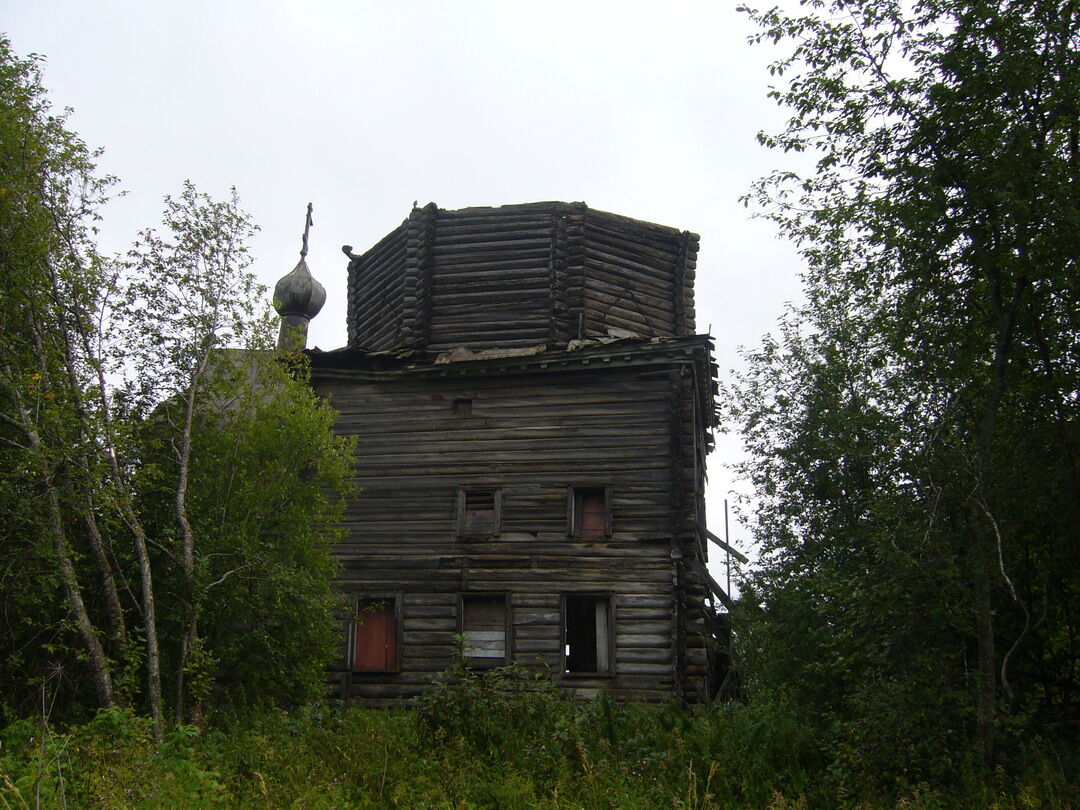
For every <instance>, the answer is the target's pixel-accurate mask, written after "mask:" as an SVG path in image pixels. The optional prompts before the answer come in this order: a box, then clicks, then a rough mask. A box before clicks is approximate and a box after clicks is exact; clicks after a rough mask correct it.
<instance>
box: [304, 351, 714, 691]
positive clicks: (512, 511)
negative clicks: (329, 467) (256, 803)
mask: <svg viewBox="0 0 1080 810" xmlns="http://www.w3.org/2000/svg"><path fill="white" fill-rule="evenodd" d="M625 356H626V357H627V358H630V357H632V356H633V351H632V350H630V351H628V353H627V354H626V355H625ZM316 359H317V356H316ZM454 365H455V364H449V366H447V367H441V369H440V368H439V367H427V368H426V369H424V370H421V371H420V372H418V373H408V372H406V373H401V372H397V373H388V374H386V375H385V376H380V375H376V374H367V375H357V376H354V377H353V378H348V375H337V376H334V375H332V374H326V373H324V372H323V371H322V370H321V369H320V367H319V365H318V363H316V365H315V368H314V372H313V375H314V380H315V384H316V388H317V390H318V391H319V393H320V394H321V395H324V396H328V397H330V399H331V402H332V404H333V405H334V407H335V408H337V409H338V411H339V412H340V414H341V416H340V418H339V421H338V426H337V429H338V430H339V431H341V432H343V433H347V434H354V435H356V436H357V437H358V441H359V445H358V450H357V452H358V468H357V469H358V475H359V477H358V479H357V484H358V485H359V486H360V487H361V488H362V495H361V497H360V498H359V499H357V500H356V501H354V502H353V503H351V504H350V505H349V508H348V511H347V514H346V516H345V523H346V528H347V530H348V535H347V538H346V539H345V541H344V542H343V543H342V544H341V545H340V546H339V547H338V548H337V554H338V557H339V559H340V561H341V564H342V586H343V588H344V589H345V591H346V593H347V594H348V595H349V596H350V597H351V598H352V599H353V600H354V601H355V600H357V599H360V598H370V597H385V598H389V599H394V600H396V601H397V603H398V604H399V608H400V617H401V623H402V626H401V631H402V632H401V636H400V641H401V648H400V653H401V655H400V659H399V660H400V671H399V672H396V673H363V672H351V671H350V668H349V667H347V666H346V665H345V656H344V654H343V656H342V665H341V666H339V667H337V668H336V669H335V670H334V671H333V673H332V678H333V681H334V684H335V689H336V690H337V691H338V693H339V694H340V695H341V696H342V697H343V698H346V699H348V700H353V701H359V702H366V703H386V702H395V701H401V700H404V699H406V698H408V697H410V696H412V695H414V694H416V693H417V691H419V690H420V689H421V688H422V687H423V686H424V684H425V683H426V682H427V681H428V679H429V678H430V676H431V675H432V673H434V672H437V671H439V670H442V669H445V668H446V667H447V666H449V665H450V663H451V661H452V656H453V650H454V636H455V634H457V633H459V632H460V618H459V615H458V613H459V607H460V602H459V599H460V594H462V593H466V594H469V593H490V594H509V605H510V622H509V625H510V639H509V645H510V649H511V651H512V655H513V658H514V659H515V660H517V661H519V662H521V663H522V664H524V665H526V666H536V667H550V668H551V670H552V672H554V673H556V676H557V677H558V679H559V681H560V683H561V685H562V686H563V687H564V688H566V689H568V690H571V691H572V692H574V693H575V694H577V695H579V696H581V697H590V696H592V695H594V694H596V693H597V691H598V690H600V689H607V690H609V691H610V693H611V694H612V695H613V696H614V697H615V698H617V699H635V700H664V699H668V698H670V697H672V696H678V697H683V698H686V699H687V700H697V699H701V698H702V697H703V691H702V687H703V682H704V681H703V679H704V675H705V671H704V667H705V661H704V635H703V628H702V613H703V599H704V591H703V590H702V588H701V586H700V583H699V582H695V581H693V580H692V579H691V578H690V577H689V576H688V574H687V571H688V562H689V559H690V558H692V557H693V556H694V555H695V554H698V551H697V542H696V539H695V538H694V536H693V534H692V533H691V532H688V531H686V527H687V526H688V525H692V521H693V519H695V518H696V517H697V515H696V512H695V510H696V508H697V506H696V504H697V503H698V501H699V499H698V494H699V492H698V490H699V489H700V487H701V484H702V471H701V470H700V469H699V468H696V467H695V461H694V458H695V456H694V451H695V448H696V447H697V444H698V442H699V439H700V435H701V434H702V430H703V427H704V423H696V422H695V420H697V419H698V414H697V411H696V408H695V405H694V401H695V399H696V398H697V396H698V393H699V392H698V390H697V388H696V386H697V385H699V384H702V385H705V386H710V385H711V381H710V380H707V379H706V380H704V381H701V380H700V379H699V377H700V371H695V369H699V370H700V368H702V366H701V365H700V364H699V365H695V364H693V363H689V362H687V363H676V362H669V361H663V362H661V361H657V362H656V363H655V364H650V363H644V364H642V365H629V366H620V367H611V366H601V367H597V365H596V364H593V365H586V364H584V363H582V364H579V365H577V366H574V365H570V366H567V367H562V368H551V369H549V370H540V369H539V368H538V367H537V366H536V365H535V364H534V366H533V367H532V369H531V370H530V371H528V372H526V371H525V370H523V369H522V370H517V371H515V370H514V369H506V370H502V371H498V372H497V373H491V372H492V370H493V366H492V364H491V363H488V365H487V366H485V368H486V371H485V373H482V374H481V373H473V372H467V373H466V372H461V371H458V370H457V369H456V368H455V367H454ZM705 367H706V368H707V367H708V365H707V364H706V365H705ZM472 368H473V369H475V368H476V364H473V366H472ZM436 373H438V374H441V375H444V376H436ZM708 390H709V391H710V392H711V388H709V389H708ZM710 396H711V394H710ZM466 400H467V401H469V403H470V404H469V407H468V408H464V407H461V405H460V403H461V402H462V401H466ZM710 401H711V399H710ZM455 403H459V404H458V405H455ZM462 487H469V488H473V487H493V488H498V489H499V490H500V492H501V526H500V531H499V533H498V534H497V535H496V536H493V537H489V538H481V539H463V538H461V537H459V536H458V534H457V526H458V524H457V508H458V507H457V504H458V492H459V490H460V489H461V488H462ZM568 487H587V488H601V487H610V493H611V494H610V504H611V507H610V508H611V535H610V536H608V537H604V538H594V539H582V538H575V537H573V536H572V534H571V527H570V525H569V521H568ZM688 521H690V522H691V523H688ZM574 593H579V594H606V595H610V598H611V599H612V600H613V601H614V617H615V624H614V633H615V640H614V648H615V659H614V660H615V672H614V673H613V674H612V675H610V676H585V675H576V674H575V675H562V674H561V673H562V667H563V658H562V655H563V650H562V646H561V645H562V641H561V633H562V616H561V597H562V596H563V595H565V594H574ZM343 635H344V630H343Z"/></svg>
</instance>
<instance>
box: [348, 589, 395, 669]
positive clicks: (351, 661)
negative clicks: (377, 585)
mask: <svg viewBox="0 0 1080 810" xmlns="http://www.w3.org/2000/svg"><path fill="white" fill-rule="evenodd" d="M352 601H353V609H352V615H350V616H349V621H348V630H347V635H346V639H345V642H346V645H345V654H346V661H347V665H348V666H347V668H348V670H349V672H351V673H352V674H353V675H359V676H364V675H370V674H375V675H386V674H390V673H397V672H401V653H402V641H401V636H402V610H401V603H402V599H401V594H400V593H392V594H374V595H371V594H363V595H359V596H355V597H354V598H353V600H352ZM379 602H387V603H389V604H390V605H392V606H393V617H394V628H393V629H394V666H393V667H365V668H358V667H357V666H356V619H357V618H358V617H359V615H360V611H361V610H362V606H364V605H372V604H377V603H379Z"/></svg>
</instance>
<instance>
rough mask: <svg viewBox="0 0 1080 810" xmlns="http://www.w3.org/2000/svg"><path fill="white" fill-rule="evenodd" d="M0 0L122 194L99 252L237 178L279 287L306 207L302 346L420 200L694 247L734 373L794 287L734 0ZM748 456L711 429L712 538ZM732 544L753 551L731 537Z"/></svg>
mask: <svg viewBox="0 0 1080 810" xmlns="http://www.w3.org/2000/svg"><path fill="white" fill-rule="evenodd" d="M0 5H2V7H3V9H4V14H3V19H2V21H0V31H4V32H6V33H7V34H8V36H9V37H10V38H11V41H12V46H13V48H14V49H15V51H16V52H17V53H19V54H23V55H25V54H27V53H30V52H35V53H40V54H44V55H46V56H47V58H48V61H47V65H46V70H45V85H46V87H47V88H48V90H49V94H50V98H51V99H52V101H53V103H54V105H55V106H56V107H58V108H59V107H64V106H68V107H72V108H73V109H74V110H75V112H74V113H73V115H72V116H71V118H70V120H69V126H70V127H71V128H72V129H73V130H74V131H76V132H78V133H79V134H80V135H81V137H82V138H83V139H84V140H85V141H86V142H87V144H89V145H90V146H92V147H97V146H101V147H104V149H105V154H104V156H103V158H102V159H101V161H100V164H99V165H100V167H101V169H102V170H103V171H105V172H108V173H111V174H114V175H116V176H118V177H119V178H120V180H121V184H120V187H121V188H123V189H124V190H126V192H127V195H126V196H125V197H123V198H122V199H119V200H116V201H114V202H113V203H111V204H110V206H109V207H108V209H107V210H106V212H105V222H104V224H103V229H102V238H101V244H102V247H103V249H105V250H106V251H107V252H118V251H121V250H123V249H124V248H126V247H127V245H128V244H129V243H130V242H131V240H132V239H133V238H134V235H135V232H136V231H137V230H138V229H139V228H142V227H147V226H151V225H155V224H157V222H158V221H159V219H160V213H161V207H162V206H161V198H162V196H163V195H165V194H167V193H171V194H178V193H179V191H180V188H181V184H182V182H183V181H184V180H185V179H190V180H191V181H192V182H194V183H195V185H196V186H197V187H198V188H199V190H201V191H205V192H208V193H210V194H211V195H213V196H215V197H217V198H219V199H220V198H224V197H225V196H226V195H227V193H228V188H229V187H230V186H236V188H237V189H238V191H239V194H240V198H241V200H242V202H243V205H244V208H245V209H246V210H247V211H248V212H250V213H251V214H252V216H253V218H254V220H255V221H256V222H257V223H258V224H259V225H260V227H261V228H262V230H261V233H260V234H259V236H258V238H257V239H256V241H255V243H254V245H253V248H254V253H255V257H256V264H255V270H256V271H257V273H258V275H259V276H260V277H261V279H262V280H263V282H264V283H265V284H267V285H269V286H271V287H272V286H273V284H274V282H275V281H276V280H277V279H278V278H279V277H281V276H282V275H284V274H285V273H287V272H288V271H289V270H291V269H292V267H293V266H294V265H295V263H296V261H297V258H298V251H299V249H300V235H301V233H302V231H303V223H304V211H305V207H306V205H307V203H308V202H309V201H311V202H312V203H313V204H314V206H315V210H314V221H315V227H314V228H313V229H312V234H311V246H310V252H309V255H308V264H309V266H310V267H311V269H312V273H313V274H314V275H315V277H316V278H318V279H319V280H320V281H321V282H322V283H323V285H324V286H325V287H326V289H327V297H328V301H327V304H326V307H325V308H324V309H323V312H322V314H320V315H319V316H318V317H317V318H316V319H315V320H314V321H313V322H312V327H311V333H310V338H309V345H318V346H320V347H321V348H323V349H332V348H337V347H339V346H342V345H344V343H345V280H346V259H345V257H344V256H343V255H342V254H341V251H340V247H341V245H342V244H350V245H353V246H354V249H355V250H356V252H357V253H359V252H362V251H363V250H365V249H367V248H368V247H370V246H371V245H372V244H373V243H374V242H375V241H377V240H378V239H379V238H380V237H381V236H383V235H384V234H385V233H387V232H388V231H390V230H391V229H393V228H394V227H396V226H397V225H398V224H399V223H400V222H401V221H402V220H403V219H404V218H405V217H406V216H407V215H408V213H409V210H410V208H411V207H412V203H413V201H414V200H417V201H418V202H419V204H420V205H424V204H425V203H427V202H429V201H434V202H436V203H437V204H438V205H439V206H440V207H442V208H449V209H453V208H461V207H465V206H470V205H502V204H507V203H521V202H533V201H538V200H566V201H573V200H582V201H584V202H586V203H587V204H588V205H590V206H591V207H594V208H599V209H602V210H606V211H611V212H614V213H618V214H623V215H626V216H630V217H634V218H637V219H644V220H649V221H653V222H658V223H661V224H664V225H669V226H672V227H675V228H679V229H685V230H691V231H695V232H697V233H699V234H701V252H700V254H699V257H698V275H697V315H698V328H699V331H702V332H704V331H706V330H708V329H709V328H710V327H711V331H712V334H713V335H714V337H715V338H716V344H717V361H718V364H719V367H720V371H721V377H723V378H726V377H729V376H730V375H729V370H730V369H732V368H734V367H737V366H739V365H740V363H741V361H740V359H739V356H738V353H737V348H738V347H739V346H741V345H742V346H753V345H756V344H757V343H758V342H759V341H760V338H761V336H762V335H763V334H764V333H765V332H768V331H771V330H772V329H773V327H774V325H775V323H776V319H777V318H778V317H779V315H780V314H781V312H782V310H783V307H784V303H785V302H786V301H793V300H798V299H799V297H800V287H799V283H798V279H797V277H798V272H799V270H800V267H801V264H800V261H799V259H798V258H797V257H796V255H795V253H794V251H793V249H792V248H791V247H790V246H789V245H788V244H786V243H783V242H781V241H779V240H778V239H777V238H776V236H775V234H774V230H773V228H772V226H770V225H769V224H767V223H763V222H758V221H754V220H752V219H751V218H750V215H749V212H748V211H747V210H746V209H745V208H744V207H743V206H742V205H741V204H739V202H738V198H739V196H740V195H741V194H743V193H745V191H746V190H747V189H748V187H749V185H750V183H751V181H752V180H753V179H754V178H755V177H757V176H760V175H762V174H765V173H766V172H767V171H769V170H770V169H771V168H775V167H776V166H777V165H778V161H779V160H780V156H779V155H777V154H774V153H770V152H767V151H766V150H764V149H763V148H761V147H759V146H758V145H757V143H756V141H755V134H756V133H757V131H758V130H760V129H763V128H764V129H777V128H778V127H779V125H780V123H781V121H782V114H781V111H780V110H778V108H777V107H776V105H775V104H774V103H773V102H771V101H769V100H767V99H766V98H765V93H766V90H767V86H768V83H769V76H768V72H767V71H766V69H765V66H766V64H767V62H768V61H769V59H770V58H773V57H774V56H775V54H770V52H769V51H768V50H767V49H765V48H763V47H755V48H751V47H750V46H749V45H747V44H746V37H747V35H748V34H749V33H751V28H750V25H749V23H748V22H747V21H746V20H745V18H744V17H743V15H740V14H738V13H736V12H735V10H734V9H735V3H733V2H716V1H715V0H714V1H713V2H707V1H706V2H695V0H681V1H680V0H669V1H668V2H664V0H653V2H631V1H630V0H619V1H616V0H611V2H599V1H593V2H590V1H589V0H579V1H578V2H563V1H562V0H545V2H543V3H522V2H512V0H495V1H494V2H474V1H473V0H458V1H457V2H446V1H445V0H444V2H434V1H433V0H432V1H430V2H429V1H428V0H413V1H412V2H408V3H405V2H392V1H391V0H380V2H367V0H353V2H346V1H345V0H340V2H333V1H332V0H309V2H285V1H283V0H282V1H279V2H273V1H271V0H264V1H263V2H254V1H253V0H219V1H218V2H213V3H211V2H206V0H184V1H183V2H159V1H158V0H141V2H134V1H132V2H117V1H115V0H94V1H93V2H87V0H68V1H67V2H65V1H64V0H3V2H2V4H0ZM738 451H739V443H738V440H737V438H735V437H730V436H729V437H725V436H721V437H719V441H718V449H717V451H716V452H715V453H714V454H713V455H712V457H711V458H710V481H711V484H710V492H709V510H710V526H711V528H712V529H713V530H714V531H715V532H716V533H717V534H720V535H722V534H723V499H724V497H726V496H727V493H728V490H730V489H731V488H732V486H733V484H732V476H731V474H730V472H729V471H728V470H726V469H725V467H724V465H725V463H726V462H729V461H731V460H732V459H733V458H734V456H735V454H736V453H737V452H738ZM732 539H733V542H734V543H735V544H736V545H737V546H739V547H741V548H743V549H744V550H748V549H749V547H750V538H749V537H747V536H746V533H745V531H743V530H742V529H740V528H739V527H737V526H736V525H733V526H732ZM720 557H721V555H719V554H716V553H714V554H713V564H712V565H711V566H710V567H711V568H712V569H713V571H714V574H715V575H716V576H717V578H718V579H721V581H722V568H720V567H718V562H719V559H720Z"/></svg>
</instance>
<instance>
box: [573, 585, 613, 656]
mask: <svg viewBox="0 0 1080 810" xmlns="http://www.w3.org/2000/svg"><path fill="white" fill-rule="evenodd" d="M563 638H564V644H565V646H564V648H563V654H564V656H565V663H564V666H563V671H564V672H567V673H576V672H583V673H597V674H606V673H610V672H611V671H612V650H613V646H612V617H611V598H610V597H608V596H576V595H574V596H569V595H568V596H565V597H564V598H563Z"/></svg>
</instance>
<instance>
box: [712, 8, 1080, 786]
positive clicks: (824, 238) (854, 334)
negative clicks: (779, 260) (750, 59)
mask: <svg viewBox="0 0 1080 810" xmlns="http://www.w3.org/2000/svg"><path fill="white" fill-rule="evenodd" d="M749 14H750V16H751V18H752V19H753V20H754V22H755V23H757V24H758V25H759V26H760V33H759V34H758V36H757V37H756V39H757V40H758V41H769V42H772V43H775V44H783V45H790V51H789V55H788V56H785V57H783V58H781V59H780V60H778V61H777V62H776V63H775V64H774V65H773V73H774V75H775V76H776V77H777V78H778V80H779V81H780V84H778V86H777V87H776V88H775V89H774V90H773V92H772V95H773V97H774V98H775V99H776V100H777V101H778V103H780V104H781V105H783V106H784V107H786V108H787V109H788V111H789V113H790V118H789V121H788V124H787V127H786V128H785V129H784V131H782V132H781V133H779V134H775V135H769V134H763V135H762V136H761V140H762V142H763V143H764V144H765V145H766V146H768V147H772V148H776V149H779V150H781V151H789V152H805V153H808V154H809V155H812V156H813V157H814V158H816V163H815V164H814V167H813V170H812V171H811V172H809V173H807V174H800V173H796V172H790V171H778V172H775V173H774V174H772V175H770V176H769V177H767V178H765V179H763V180H761V181H759V183H758V184H757V185H756V186H755V187H754V189H753V191H752V193H751V195H750V198H751V199H753V200H754V201H755V202H756V203H757V204H758V205H759V206H760V211H761V213H762V214H763V215H764V216H766V217H767V218H769V219H771V220H773V221H774V222H776V223H777V224H778V226H779V227H780V229H781V231H782V232H783V233H784V234H785V235H787V236H788V237H789V238H791V239H793V240H794V241H795V242H796V244H797V245H798V246H799V247H800V250H801V252H802V254H803V256H804V258H805V259H806V262H807V269H806V272H805V274H804V285H805V290H806V296H807V301H806V303H805V304H804V305H802V306H799V307H797V308H795V309H793V310H792V311H791V312H790V313H789V314H788V316H787V317H786V318H785V320H784V322H783V323H782V324H781V331H780V334H779V335H778V336H777V337H776V338H769V339H767V340H766V342H765V344H764V345H763V347H762V348H761V349H760V350H758V351H756V352H753V353H751V354H750V355H749V356H748V360H749V370H748V372H747V373H746V374H745V375H744V376H743V377H742V379H741V380H739V381H738V382H737V383H736V384H735V386H734V387H733V391H732V394H733V396H732V405H731V409H730V413H729V415H730V417H731V419H732V421H733V422H734V423H735V424H737V425H738V426H739V428H740V430H741V432H742V434H743V437H744V440H745V442H746V445H747V448H748V450H749V452H750V460H749V461H748V462H747V463H746V464H745V465H744V466H743V472H744V474H745V475H746V477H747V478H748V479H749V480H750V481H751V482H752V484H753V486H754V489H755V499H754V500H755V507H754V514H753V516H752V517H753V520H754V523H755V532H756V535H757V537H758V539H759V541H760V543H761V548H762V566H761V568H760V570H759V571H758V572H756V573H755V574H754V575H753V576H751V577H750V579H749V581H748V582H747V594H746V598H745V600H744V602H745V604H744V613H745V615H746V618H747V622H746V624H745V625H744V627H743V630H742V633H741V639H740V641H741V644H742V647H743V654H744V656H745V658H746V661H747V671H746V673H745V674H746V677H747V684H748V690H749V691H750V694H751V697H752V699H756V700H765V701H768V702H775V701H779V703H776V705H777V706H798V707H799V708H800V712H801V713H802V714H801V716H803V717H805V718H806V719H807V720H806V721H807V723H808V724H809V725H810V726H811V727H813V728H814V729H815V730H816V733H817V734H819V736H820V739H821V741H822V744H823V747H824V750H825V752H826V754H827V756H828V759H829V767H830V771H831V773H832V774H833V777H834V778H835V779H836V780H837V783H838V784H839V785H840V786H841V787H843V788H844V789H847V790H851V791H853V792H857V791H859V790H865V789H867V787H868V786H871V787H870V789H871V790H876V791H886V790H895V791H898V792H900V793H903V792H909V791H911V790H914V789H916V788H917V787H918V786H920V785H929V786H931V788H933V786H940V785H946V786H949V785H955V784H956V782H957V781H958V780H959V779H960V778H961V775H962V774H963V773H965V772H966V770H967V769H969V768H971V767H974V763H976V762H979V761H982V762H983V763H986V764H995V763H997V764H998V767H1002V768H1005V769H1006V772H1008V770H1009V769H1010V768H1011V767H1012V765H1013V763H1014V761H1015V759H1014V758H1016V759H1019V758H1020V751H1021V749H1022V748H1023V746H1024V744H1025V739H1026V738H1030V736H1031V735H1032V734H1034V733H1036V732H1040V731H1041V732H1042V733H1049V734H1054V733H1056V730H1057V729H1059V728H1060V727H1061V725H1060V724H1062V723H1064V724H1073V725H1075V723H1076V722H1077V721H1078V718H1080V704H1078V703H1077V702H1076V696H1077V695H1078V694H1080V691H1078V690H1077V687H1078V686H1080V683H1078V682H1077V672H1078V671H1080V670H1078V668H1077V657H1076V652H1077V651H1076V650H1075V649H1074V648H1073V647H1070V646H1068V645H1067V644H1063V643H1062V642H1063V640H1064V639H1065V638H1072V637H1074V636H1075V634H1076V631H1077V629H1078V619H1080V615H1078V614H1077V613H1076V611H1075V609H1074V605H1075V604H1076V596H1077V589H1078V587H1080V570H1078V568H1077V566H1076V564H1075V560H1076V558H1077V553H1078V551H1080V535H1078V533H1077V526H1078V525H1080V522H1078V521H1080V513H1078V509H1080V477H1078V475H1077V466H1076V452H1077V447H1078V440H1080V432H1078V428H1080V400H1078V399H1077V397H1076V392H1077V390H1080V354H1078V353H1077V350H1076V347H1077V346H1078V345H1080V339H1078V338H1080V331H1078V324H1080V289H1078V288H1077V285H1076V279H1077V278H1080V273H1078V272H1077V265H1076V262H1077V258H1076V251H1075V245H1076V244H1077V242H1078V241H1080V147H1078V143H1080V123H1078V122H1080V118H1078V116H1077V115H1076V110H1077V101H1076V100H1077V98H1080V10H1078V9H1077V8H1076V6H1075V4H1073V3H1069V2H1061V1H1059V0H1036V1H1035V2H1030V3H1012V2H991V1H986V0H917V2H915V3H902V2H900V1H899V0H857V2H847V0H844V1H843V2H841V1H840V0H835V1H834V0H806V1H805V2H801V3H799V4H798V7H794V4H789V5H788V6H786V7H776V8H772V9H769V10H762V11H757V10H749Z"/></svg>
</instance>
